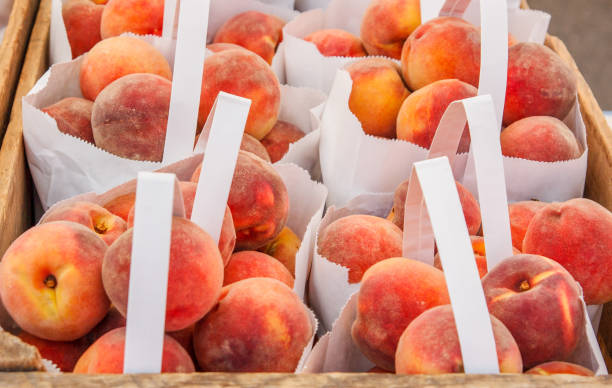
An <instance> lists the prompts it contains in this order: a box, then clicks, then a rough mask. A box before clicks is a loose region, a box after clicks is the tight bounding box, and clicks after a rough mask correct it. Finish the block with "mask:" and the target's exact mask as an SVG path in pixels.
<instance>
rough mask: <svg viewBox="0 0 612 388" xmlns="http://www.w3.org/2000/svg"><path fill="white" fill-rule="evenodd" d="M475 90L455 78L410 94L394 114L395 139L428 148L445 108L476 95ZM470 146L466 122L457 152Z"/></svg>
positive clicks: (437, 82)
mask: <svg viewBox="0 0 612 388" xmlns="http://www.w3.org/2000/svg"><path fill="white" fill-rule="evenodd" d="M477 94H478V90H477V89H476V88H475V87H473V86H472V85H469V84H467V83H465V82H462V81H459V80H457V79H445V80H441V81H436V82H433V83H432V84H429V85H427V86H425V87H423V88H422V89H419V90H417V91H416V92H414V93H412V94H411V95H410V96H408V98H406V100H404V103H403V104H402V107H401V108H400V110H399V113H398V115H397V138H398V139H401V140H406V141H409V142H411V143H414V144H416V145H419V146H421V147H423V148H427V149H429V147H431V142H432V140H433V138H434V135H435V134H436V130H437V129H438V125H439V124H440V120H441V119H442V116H443V115H444V112H446V108H448V106H449V105H450V104H451V102H453V101H457V100H462V99H464V98H469V97H476V95H477ZM469 148H470V133H469V132H468V129H467V125H466V126H465V129H464V131H463V136H462V137H461V142H460V143H459V149H458V151H459V152H467V151H468V150H469Z"/></svg>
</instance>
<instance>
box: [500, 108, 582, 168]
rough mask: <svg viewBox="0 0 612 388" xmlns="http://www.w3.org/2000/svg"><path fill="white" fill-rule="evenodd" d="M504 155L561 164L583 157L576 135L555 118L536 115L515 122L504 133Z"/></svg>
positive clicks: (502, 141) (502, 145)
mask: <svg viewBox="0 0 612 388" xmlns="http://www.w3.org/2000/svg"><path fill="white" fill-rule="evenodd" d="M500 140H501V149H502V154H504V156H510V157H514V158H522V159H528V160H537V161H540V162H558V161H562V160H570V159H577V158H579V157H580V155H581V154H582V150H581V147H580V145H579V144H578V140H577V139H576V136H574V134H573V133H572V131H570V129H569V128H568V127H567V126H566V125H565V124H564V123H563V121H561V120H559V119H556V118H554V117H546V116H533V117H526V118H524V119H521V120H518V121H515V122H514V123H512V124H510V125H509V126H508V127H506V128H505V129H504V130H503V131H502V133H501V138H500Z"/></svg>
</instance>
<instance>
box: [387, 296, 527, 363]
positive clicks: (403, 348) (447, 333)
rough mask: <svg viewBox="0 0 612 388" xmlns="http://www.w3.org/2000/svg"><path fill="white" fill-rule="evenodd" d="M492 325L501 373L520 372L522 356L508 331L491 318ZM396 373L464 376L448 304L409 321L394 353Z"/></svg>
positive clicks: (451, 313)
mask: <svg viewBox="0 0 612 388" xmlns="http://www.w3.org/2000/svg"><path fill="white" fill-rule="evenodd" d="M491 326H492V328H493V337H494V339H495V346H496V350H497V360H498V363H499V371H500V372H501V373H521V372H522V371H523V362H522V360H521V353H520V352H519V347H518V345H517V344H516V341H515V340H514V338H512V334H510V331H508V329H507V328H506V326H504V324H503V323H502V322H501V321H500V320H499V319H497V318H495V317H494V316H491ZM395 372H396V373H398V374H429V375H433V374H442V373H464V368H463V356H462V355H461V346H460V345H459V336H458V335H457V326H456V325H455V318H454V315H453V309H452V307H451V306H450V305H446V306H438V307H434V308H432V309H430V310H427V311H425V312H424V313H423V314H421V315H419V316H418V317H417V318H416V319H415V320H413V321H412V322H410V324H409V325H408V327H407V328H406V330H405V331H404V333H403V334H402V336H401V337H400V340H399V343H398V345H397V351H396V353H395Z"/></svg>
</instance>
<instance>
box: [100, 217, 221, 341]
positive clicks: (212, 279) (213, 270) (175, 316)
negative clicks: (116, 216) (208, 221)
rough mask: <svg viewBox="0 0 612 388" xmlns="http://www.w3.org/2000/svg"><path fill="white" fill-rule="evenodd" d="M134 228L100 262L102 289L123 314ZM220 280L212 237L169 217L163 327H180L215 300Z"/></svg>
mask: <svg viewBox="0 0 612 388" xmlns="http://www.w3.org/2000/svg"><path fill="white" fill-rule="evenodd" d="M132 235H133V229H129V230H128V231H127V232H125V233H124V234H123V235H121V237H119V238H118V239H117V240H116V241H115V242H114V243H113V245H111V246H110V247H109V249H108V252H107V253H106V256H105V257H104V262H103V264H102V281H103V283H104V289H105V290H106V293H107V294H108V296H109V298H110V299H111V301H112V302H113V305H114V306H115V307H116V308H117V310H119V312H121V314H122V315H123V316H125V315H126V313H127V301H128V290H129V280H130V279H129V278H130V263H131V256H132ZM222 283H223V261H222V259H221V254H220V253H219V249H218V248H217V244H215V242H214V241H213V239H212V238H211V237H210V236H209V235H208V234H207V233H206V232H204V231H203V230H202V229H200V228H199V227H198V226H197V225H195V224H194V223H192V222H191V221H188V220H186V219H184V218H179V217H174V218H173V219H172V236H171V243H170V267H169V272H168V294H167V295H168V296H167V300H166V330H167V331H177V330H182V329H184V328H186V327H188V326H190V325H192V324H194V323H195V322H196V321H197V320H198V319H200V318H202V317H203V316H204V315H205V314H206V313H207V312H208V311H209V310H210V309H211V308H212V307H213V305H214V304H215V302H216V301H217V297H218V295H219V293H220V292H221V285H222Z"/></svg>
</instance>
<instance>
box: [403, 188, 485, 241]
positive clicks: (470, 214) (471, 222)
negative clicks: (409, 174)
mask: <svg viewBox="0 0 612 388" xmlns="http://www.w3.org/2000/svg"><path fill="white" fill-rule="evenodd" d="M409 182H410V181H409V180H405V181H403V182H402V183H400V185H399V186H397V189H395V194H394V196H393V223H394V224H395V225H397V226H398V227H400V228H401V229H403V228H404V207H405V205H406V192H407V191H408V184H409ZM455 185H456V186H457V193H459V201H460V202H461V207H462V209H463V217H464V218H465V223H466V225H467V228H468V233H469V234H470V235H476V234H477V233H478V231H479V230H480V224H481V216H480V206H479V205H478V202H477V201H476V198H474V196H473V195H472V193H470V191H469V190H468V189H466V188H465V187H464V186H463V185H462V184H461V183H459V182H455Z"/></svg>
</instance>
